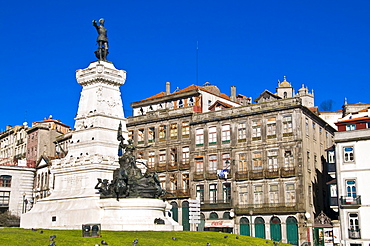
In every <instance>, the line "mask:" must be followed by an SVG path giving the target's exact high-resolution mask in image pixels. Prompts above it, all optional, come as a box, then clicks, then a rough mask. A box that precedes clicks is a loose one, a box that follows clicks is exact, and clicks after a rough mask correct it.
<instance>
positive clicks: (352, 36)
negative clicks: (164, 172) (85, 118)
mask: <svg viewBox="0 0 370 246" xmlns="http://www.w3.org/2000/svg"><path fill="white" fill-rule="evenodd" d="M0 13H1V17H2V18H1V19H2V20H1V22H0V33H1V36H2V51H1V56H2V58H1V61H0V82H1V97H0V105H1V113H0V130H4V129H5V126H6V125H13V126H14V125H17V124H22V123H23V122H24V121H25V120H26V121H27V122H28V123H29V124H31V122H33V121H38V120H42V119H44V117H48V116H49V115H53V117H54V118H56V119H60V120H61V121H62V122H64V123H66V124H68V125H70V126H71V127H73V125H74V117H75V114H76V112H77V105H78V100H79V95H80V91H81V86H80V85H78V84H77V82H76V79H75V71H76V70H77V69H81V68H86V67H87V66H88V65H89V63H90V62H92V61H95V60H96V58H95V56H94V53H93V52H94V51H95V49H96V42H95V40H96V37H97V33H96V30H95V28H94V27H93V26H92V23H91V21H92V20H94V19H95V20H98V19H100V18H105V19H106V23H105V26H106V28H107V29H108V37H109V45H110V54H109V56H108V60H110V61H112V62H113V63H114V65H115V66H116V68H118V69H124V70H126V71H127V81H126V84H125V85H123V86H122V87H121V91H122V99H123V103H124V109H125V113H126V115H130V114H131V108H130V105H129V104H130V103H131V102H135V101H139V100H141V99H143V98H146V97H149V96H151V95H154V94H156V93H158V92H160V91H164V90H165V82H166V81H170V82H171V86H172V90H174V89H175V88H176V87H180V88H184V87H186V86H188V85H191V84H197V83H198V85H202V84H204V82H206V81H209V82H210V83H211V84H214V85H217V86H218V87H219V88H220V89H221V91H222V92H224V93H226V94H230V86H232V85H234V86H236V87H237V93H240V94H243V95H245V96H251V97H253V98H254V99H255V98H257V97H258V96H259V94H260V93H261V92H263V91H264V90H265V89H267V90H270V91H271V92H275V88H276V86H277V80H278V79H280V80H282V79H283V76H287V79H288V81H289V82H291V83H292V85H293V86H294V87H295V90H298V89H299V88H300V87H301V85H302V84H305V85H306V86H308V88H309V90H311V89H314V91H315V104H316V105H317V106H320V104H321V103H322V102H323V101H325V100H333V102H334V104H333V110H339V109H340V108H341V106H342V104H343V99H344V97H347V98H348V102H349V103H357V102H366V103H370V100H369V96H368V94H369V93H368V91H369V80H370V70H369V68H370V31H369V29H370V28H369V27H370V14H369V13H370V1H368V0H358V1H348V0H346V1H343V0H336V1H333V0H325V1H316V0H313V1H312V0H311V1H297V0H291V1H285V0H281V1H276V0H261V1H247V0H238V1H233V0H231V1H220V0H213V1H210V0H209V1H199V0H197V1H195V0H187V1H173V0H172V1H167V0H159V1H153V0H141V1H127V0H119V1H95V0H90V1H86V0H76V1H70V0H65V1H50V0H47V1H46V0H39V1H25V0H19V1H4V2H3V3H2V6H1V10H0ZM197 41H198V42H199V51H198V52H199V53H198V71H199V73H198V77H197V76H196V74H197V73H196V43H197ZM197 81H198V82H197Z"/></svg>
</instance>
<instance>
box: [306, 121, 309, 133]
mask: <svg viewBox="0 0 370 246" xmlns="http://www.w3.org/2000/svg"><path fill="white" fill-rule="evenodd" d="M309 132H310V131H309V124H308V119H307V118H306V135H307V136H308V135H309Z"/></svg>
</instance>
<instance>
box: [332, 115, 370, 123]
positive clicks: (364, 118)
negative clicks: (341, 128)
mask: <svg viewBox="0 0 370 246" xmlns="http://www.w3.org/2000/svg"><path fill="white" fill-rule="evenodd" d="M360 120H370V117H357V118H352V119H348V120H340V121H338V122H337V123H347V122H353V121H360ZM337 123H336V124H337Z"/></svg>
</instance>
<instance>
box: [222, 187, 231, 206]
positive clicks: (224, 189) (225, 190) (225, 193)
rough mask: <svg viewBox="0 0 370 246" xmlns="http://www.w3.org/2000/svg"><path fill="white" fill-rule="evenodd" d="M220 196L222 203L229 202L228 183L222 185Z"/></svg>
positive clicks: (229, 190) (229, 189)
mask: <svg viewBox="0 0 370 246" xmlns="http://www.w3.org/2000/svg"><path fill="white" fill-rule="evenodd" d="M222 194H223V199H224V202H226V203H227V202H230V201H231V184H230V183H223V184H222Z"/></svg>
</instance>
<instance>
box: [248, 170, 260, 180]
mask: <svg viewBox="0 0 370 246" xmlns="http://www.w3.org/2000/svg"><path fill="white" fill-rule="evenodd" d="M249 179H263V171H262V170H253V171H249Z"/></svg>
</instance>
